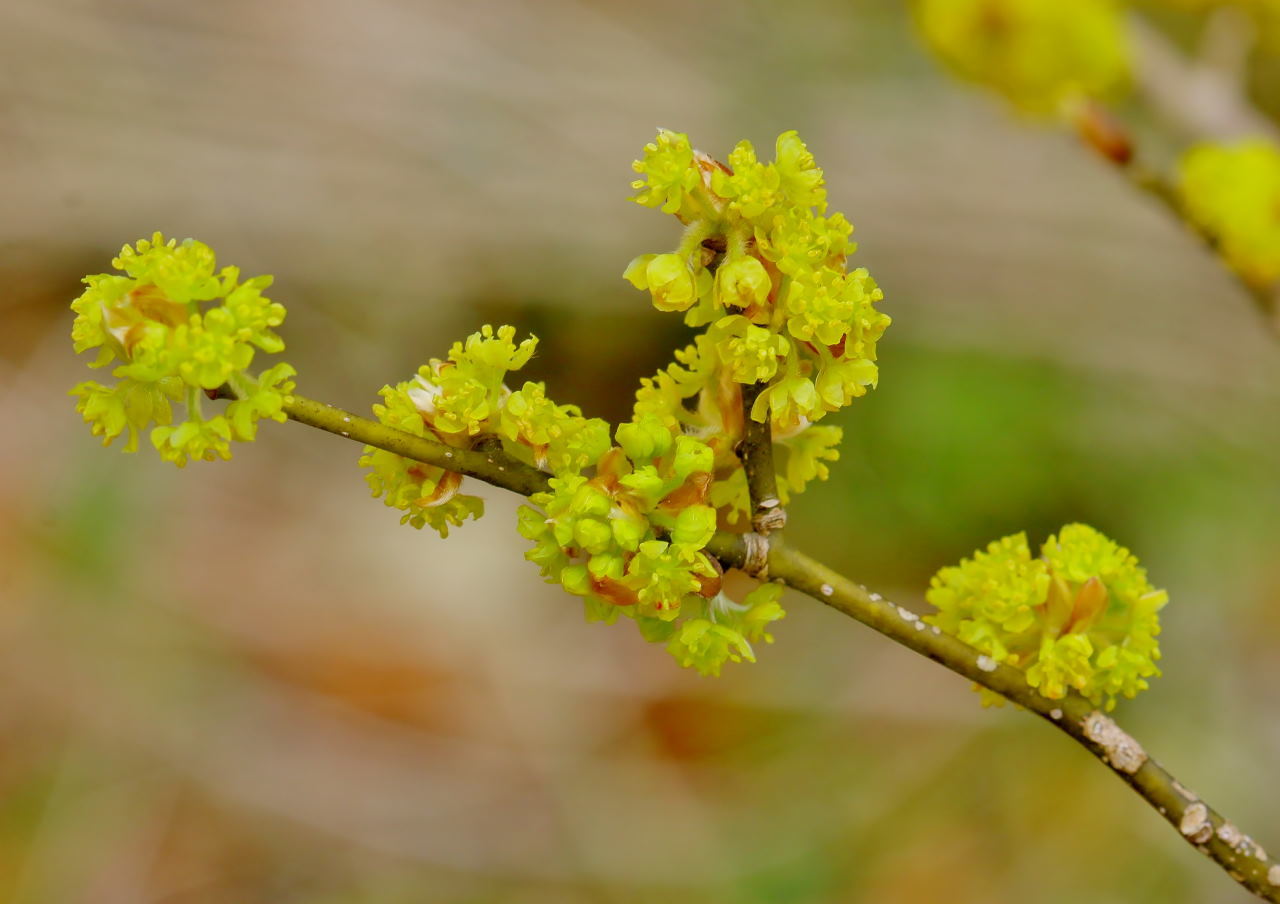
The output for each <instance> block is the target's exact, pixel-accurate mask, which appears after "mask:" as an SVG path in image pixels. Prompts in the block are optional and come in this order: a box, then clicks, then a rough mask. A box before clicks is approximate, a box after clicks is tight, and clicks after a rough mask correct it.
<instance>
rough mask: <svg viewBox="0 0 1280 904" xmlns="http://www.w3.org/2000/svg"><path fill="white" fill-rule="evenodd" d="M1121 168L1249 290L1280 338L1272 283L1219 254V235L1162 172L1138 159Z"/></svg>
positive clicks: (1258, 308) (1131, 181)
mask: <svg viewBox="0 0 1280 904" xmlns="http://www.w3.org/2000/svg"><path fill="white" fill-rule="evenodd" d="M1120 170H1121V172H1122V173H1123V174H1124V175H1125V177H1126V178H1127V179H1128V180H1129V184H1131V185H1132V186H1133V187H1134V188H1136V189H1138V190H1139V191H1141V192H1143V193H1144V194H1146V195H1147V196H1149V197H1151V198H1154V199H1155V200H1156V201H1158V202H1160V204H1161V205H1162V206H1163V207H1164V208H1165V210H1167V211H1169V213H1171V214H1172V215H1173V217H1174V218H1175V219H1177V220H1179V221H1180V222H1181V223H1182V224H1183V225H1184V226H1186V227H1187V228H1188V229H1189V230H1191V232H1192V233H1194V234H1195V235H1196V237H1198V238H1199V239H1200V241H1201V242H1202V243H1204V246H1205V247H1206V248H1208V249H1209V251H1210V252H1211V253H1212V254H1213V255H1214V256H1215V257H1216V258H1217V259H1218V262H1219V263H1221V264H1222V266H1224V267H1225V268H1226V269H1227V272H1229V273H1230V274H1231V275H1232V276H1234V277H1235V280H1236V282H1237V283H1238V284H1239V285H1240V287H1241V288H1242V289H1244V291H1245V292H1246V293H1247V294H1248V296H1249V298H1250V300H1251V301H1252V302H1253V307H1254V309H1255V310H1257V312H1258V314H1259V315H1261V317H1262V319H1263V322H1264V323H1265V324H1266V326H1267V327H1268V329H1269V330H1270V332H1271V334H1272V335H1273V336H1275V337H1277V338H1280V321H1278V320H1277V317H1276V314H1277V306H1276V290H1275V289H1274V287H1272V286H1267V285H1260V284H1258V283H1256V282H1254V281H1253V280H1251V279H1249V278H1248V277H1246V276H1245V275H1244V274H1243V273H1241V272H1240V271H1239V270H1237V269H1236V268H1235V267H1233V266H1232V265H1231V263H1230V262H1229V261H1228V260H1227V259H1226V258H1225V257H1223V255H1222V248H1221V244H1220V242H1219V240H1218V237H1217V236H1215V235H1213V234H1212V233H1211V232H1209V231H1208V230H1206V229H1205V228H1204V227H1202V226H1200V225H1199V224H1198V223H1196V222H1195V221H1194V220H1193V219H1192V218H1191V216H1190V214H1189V213H1188V212H1187V208H1186V206H1185V205H1184V204H1183V203H1182V196H1181V195H1180V194H1179V193H1178V190H1177V188H1176V187H1175V186H1174V185H1173V184H1172V183H1171V182H1170V181H1169V180H1168V179H1167V178H1166V177H1165V176H1163V175H1161V174H1160V173H1158V172H1156V171H1155V170H1152V169H1149V168H1147V167H1146V166H1145V165H1143V164H1142V163H1140V162H1137V161H1134V162H1131V163H1129V164H1128V165H1127V166H1122V167H1120Z"/></svg>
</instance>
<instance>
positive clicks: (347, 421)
mask: <svg viewBox="0 0 1280 904" xmlns="http://www.w3.org/2000/svg"><path fill="white" fill-rule="evenodd" d="M342 423H344V424H349V423H351V418H350V417H344V418H343V419H342Z"/></svg>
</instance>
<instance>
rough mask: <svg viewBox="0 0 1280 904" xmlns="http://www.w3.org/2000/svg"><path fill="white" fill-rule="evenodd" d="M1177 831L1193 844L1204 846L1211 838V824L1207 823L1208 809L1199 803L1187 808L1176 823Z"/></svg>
mask: <svg viewBox="0 0 1280 904" xmlns="http://www.w3.org/2000/svg"><path fill="white" fill-rule="evenodd" d="M1178 831H1179V832H1181V833H1182V834H1183V835H1185V836H1186V837H1187V838H1188V840H1190V841H1191V842H1192V843H1193V844H1204V843H1205V842H1206V841H1208V840H1209V839H1210V838H1212V837H1213V823H1211V822H1209V808H1208V807H1206V806H1205V805H1204V804H1203V803H1201V802H1200V801H1196V802H1195V803H1193V804H1192V805H1191V806H1189V807H1187V809H1186V811H1184V812H1183V814H1182V821H1181V822H1180V823H1178Z"/></svg>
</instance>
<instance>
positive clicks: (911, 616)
mask: <svg viewBox="0 0 1280 904" xmlns="http://www.w3.org/2000/svg"><path fill="white" fill-rule="evenodd" d="M898 614H899V615H901V616H902V620H903V621H915V620H916V619H917V618H918V617H919V616H917V615H916V614H915V613H914V612H912V611H911V610H910V609H908V608H907V607H906V606H899V607H898Z"/></svg>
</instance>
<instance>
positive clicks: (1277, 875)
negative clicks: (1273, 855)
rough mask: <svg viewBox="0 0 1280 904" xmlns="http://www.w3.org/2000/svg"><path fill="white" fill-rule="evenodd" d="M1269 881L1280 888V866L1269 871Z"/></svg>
mask: <svg viewBox="0 0 1280 904" xmlns="http://www.w3.org/2000/svg"><path fill="white" fill-rule="evenodd" d="M1267 881H1268V882H1270V883H1271V884H1272V885H1274V886H1276V887H1277V888H1280V866H1273V867H1271V869H1269V870H1267Z"/></svg>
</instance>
